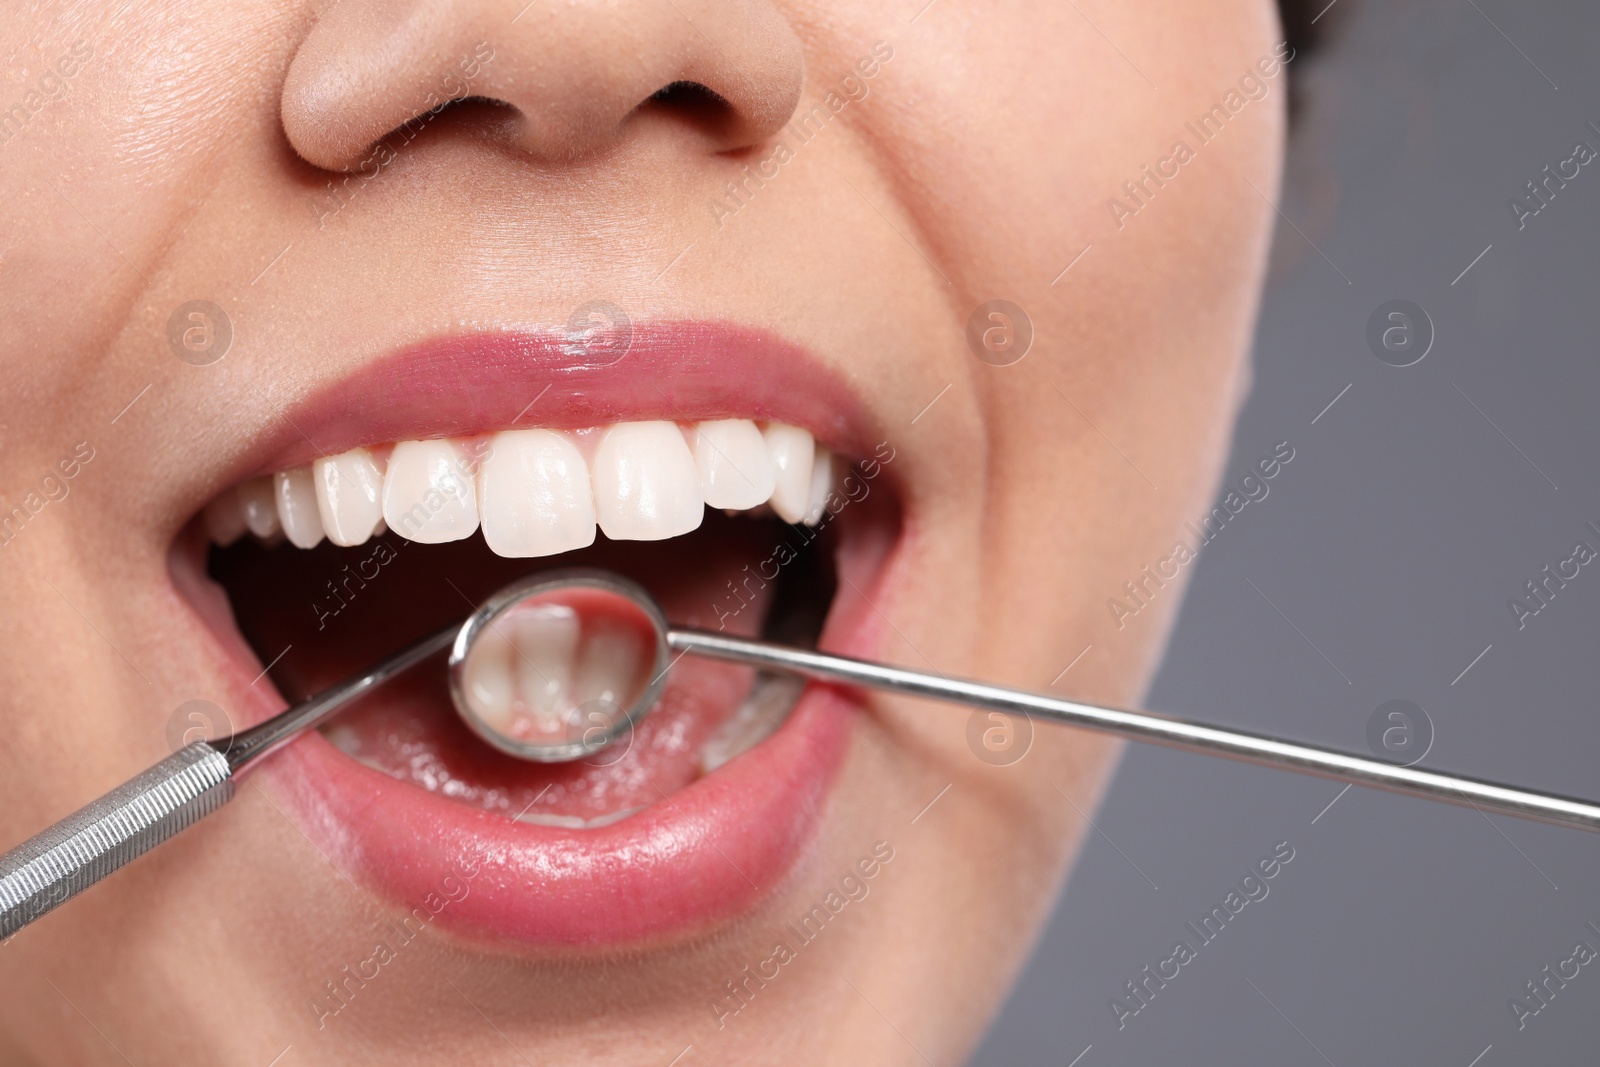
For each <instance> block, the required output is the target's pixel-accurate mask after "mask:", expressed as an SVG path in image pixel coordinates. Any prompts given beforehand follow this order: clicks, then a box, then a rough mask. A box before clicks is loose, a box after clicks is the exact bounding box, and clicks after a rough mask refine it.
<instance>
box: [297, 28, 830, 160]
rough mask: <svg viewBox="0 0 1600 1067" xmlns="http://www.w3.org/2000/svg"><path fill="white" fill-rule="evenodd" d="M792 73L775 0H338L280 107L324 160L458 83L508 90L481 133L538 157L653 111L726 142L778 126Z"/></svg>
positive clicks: (348, 152) (447, 95)
mask: <svg viewBox="0 0 1600 1067" xmlns="http://www.w3.org/2000/svg"><path fill="white" fill-rule="evenodd" d="M801 78H802V64H801V48H800V41H799V38H798V37H797V36H796V34H795V32H794V30H793V28H792V27H791V26H790V25H789V22H788V21H787V20H786V19H785V18H784V17H783V15H782V14H781V13H780V12H779V11H778V9H777V8H775V7H774V6H773V5H772V4H771V3H770V2H769V0H336V2H335V3H333V4H332V5H331V6H330V7H329V8H328V9H327V10H326V12H325V13H324V14H323V15H322V16H321V17H320V18H319V20H318V21H317V22H316V24H315V25H314V26H313V27H312V28H311V30H310V32H309V33H308V34H307V35H306V36H305V38H304V39H303V40H302V41H301V43H300V46H299V48H298V49H297V51H296V53H295V56H294V58H293V60H292V61H291V63H290V66H289V72H288V77H287V79H286V82H285V85H284V89H283V99H282V105H281V110H282V120H283V128H284V131H285V132H286V133H287V135H288V138H289V141H290V143H291V145H293V147H294V149H295V151H296V152H298V153H299V154H300V156H301V157H303V158H304V159H305V160H307V161H308V162H310V163H312V164H315V165H316V166H319V167H324V168H327V169H330V170H343V169H349V168H351V167H354V166H355V165H356V164H357V163H358V162H359V161H360V160H361V159H363V158H364V157H365V156H366V155H367V153H368V152H369V150H370V149H371V148H372V147H373V145H374V144H375V143H376V142H377V141H378V140H379V139H380V138H382V137H383V136H384V135H385V134H387V133H389V132H391V131H393V130H396V129H397V128H399V127H401V126H402V125H404V124H405V123H407V122H411V121H412V120H414V119H417V118H419V117H420V116H423V115H425V114H428V113H429V112H436V111H437V110H439V109H442V108H443V107H445V106H447V105H449V104H450V103H452V102H454V101H457V100H461V99H464V98H467V97H471V98H473V99H475V100H481V99H487V100H491V101H495V102H497V103H499V104H501V105H503V106H502V107H501V108H499V109H498V111H490V112H488V115H489V116H490V118H489V119H487V120H485V123H484V131H483V132H484V134H485V135H486V136H490V137H494V138H497V139H501V140H503V141H505V142H508V143H509V144H511V145H513V146H514V147H515V148H517V149H519V150H521V151H523V152H525V153H527V154H529V155H530V156H534V157H542V158H547V159H568V160H570V159H573V158H578V157H582V156H585V155H588V154H592V153H595V152H598V151H603V150H604V149H605V148H607V147H609V146H610V145H612V144H614V143H616V142H618V141H620V140H621V139H623V138H625V137H626V136H627V134H628V132H629V128H630V125H631V124H632V123H634V122H636V121H637V120H638V119H639V117H640V116H641V115H643V114H644V113H646V112H662V111H665V112H669V113H671V114H672V115H674V116H675V118H676V119H677V120H678V121H680V122H681V123H682V125H683V126H684V128H685V129H686V130H687V131H688V132H689V133H690V135H691V136H693V137H695V138H697V139H698V140H699V142H700V143H702V144H703V145H704V146H705V148H706V150H707V151H711V152H725V151H731V150H735V149H739V148H743V147H747V146H749V145H753V144H758V143H760V142H761V141H763V140H765V139H766V138H767V137H769V136H770V135H772V134H773V133H776V132H777V131H778V130H779V129H781V128H782V127H783V125H784V123H786V122H788V121H789V118H790V116H791V115H792V114H793V112H794V108H795V104H796V102H797V101H798V99H799V96H800V85H801ZM478 113H480V114H481V113H482V112H478Z"/></svg>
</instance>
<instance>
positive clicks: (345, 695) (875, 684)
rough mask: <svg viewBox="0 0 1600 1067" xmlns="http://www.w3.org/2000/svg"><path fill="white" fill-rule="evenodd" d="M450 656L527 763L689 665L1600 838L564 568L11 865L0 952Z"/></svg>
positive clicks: (1254, 742)
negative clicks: (719, 624)
mask: <svg viewBox="0 0 1600 1067" xmlns="http://www.w3.org/2000/svg"><path fill="white" fill-rule="evenodd" d="M446 648H448V649H450V659H449V672H450V691H451V697H452V700H453V702H454V704H455V706H456V709H457V711H458V712H459V713H460V715H461V716H462V718H463V719H464V720H465V721H466V723H467V725H468V726H469V727H471V729H472V730H473V731H474V732H475V733H476V734H477V735H478V736H479V737H481V738H482V739H483V740H484V741H486V742H487V743H489V744H491V745H493V746H494V747H495V748H497V749H499V750H501V751H503V752H507V753H510V754H511V755H513V756H518V757H521V758H523V759H529V760H536V761H540V762H562V761H568V760H574V759H581V758H584V757H586V756H589V755H592V754H594V753H596V752H598V751H600V750H601V749H604V748H606V747H607V746H609V745H612V744H613V743H615V742H616V741H617V740H618V739H619V738H622V737H624V736H626V735H628V734H629V733H631V731H632V729H633V728H634V726H636V725H637V724H638V723H639V721H640V720H641V719H643V718H644V716H645V715H647V714H648V713H649V712H650V710H651V708H652V707H653V706H654V705H655V703H656V702H657V700H658V699H659V698H660V696H661V693H662V690H663V688H664V686H665V683H666V677H667V674H668V672H669V670H670V668H671V666H672V664H673V663H676V662H677V659H676V658H671V659H669V657H673V656H675V657H682V656H684V655H689V654H693V655H698V656H709V657H711V658H713V659H719V660H725V661H729V662H733V663H740V664H744V665H746V666H751V667H756V668H758V669H760V670H764V671H774V672H779V673H787V674H794V675H800V676H802V677H806V678H811V679H814V680H820V681H827V682H835V683H844V684H846V685H852V686H859V687H864V688H868V689H877V690H883V691H888V692H894V693H899V694H902V695H906V696H913V697H922V698H925V699H931V700H938V701H943V702H947V703H953V704H959V705H964V706H967V707H973V708H980V709H985V710H988V711H997V712H1001V713H1004V714H1008V715H1024V716H1029V717H1034V718H1040V719H1044V720H1047V721H1050V722H1056V723H1061V724H1064V725H1068V726H1078V727H1084V728H1087V729H1091V730H1098V731H1100V732H1102V733H1111V734H1116V735H1118V736H1120V737H1127V738H1132V739H1133V740H1136V741H1153V742H1155V743H1157V744H1162V745H1167V746H1170V747H1173V748H1182V749H1187V750H1189V751H1193V752H1203V753H1206V754H1209V755H1214V756H1227V757H1229V758H1232V759H1239V760H1244V761H1247V762H1251V763H1257V764H1263V765H1266V766H1271V767H1278V768H1282V769H1285V770H1291V771H1296V772H1298V773H1301V774H1312V775H1317V776H1320V777H1324V778H1332V779H1337V780H1340V781H1346V782H1350V783H1355V784H1361V785H1366V786H1372V787H1376V788H1379V789H1385V790H1388V791H1390V792H1396V793H1404V794H1407V795H1411V796H1421V797H1427V798H1429V799H1432V800H1441V801H1445V802H1447V803H1452V804H1458V805H1463V806H1468V807H1473V808H1476V809H1478V810H1479V811H1481V812H1495V813H1498V814H1502V815H1511V816H1515V817H1517V818H1523V819H1535V820H1539V821H1542V822H1549V823H1555V824H1558V825H1563V826H1571V827H1576V828H1578V829H1583V830H1590V831H1600V805H1596V804H1593V803H1591V802H1589V801H1586V800H1577V799H1572V798H1568V797H1562V796H1556V795H1553V794H1549V793H1540V792H1534V791H1531V790H1525V789H1519V788H1515V787H1512V786H1504V785H1497V784H1495V783H1493V782H1486V781H1482V780H1479V779H1475V778H1468V777H1464V776H1461V775H1453V774H1442V773H1438V772H1434V771H1424V770H1419V769H1417V768H1416V767H1414V766H1404V765H1400V764H1397V763H1389V762H1384V761H1382V760H1378V759H1372V758H1369V757H1366V756H1353V755H1350V754H1348V753H1344V752H1339V751H1336V750H1333V749H1326V748H1319V747H1316V746H1314V745H1303V744H1298V743H1295V742H1291V741H1281V740H1278V739H1277V738H1273V737H1268V736H1265V735H1262V734H1254V733H1248V732H1246V731H1242V730H1231V729H1223V728H1220V727H1215V726H1208V725H1205V724H1202V723H1195V722H1188V721H1186V720H1183V719H1177V718H1171V717H1168V716H1164V715H1156V714H1153V713H1150V712H1141V711H1123V710H1119V709H1115V708H1105V707H1098V706H1096V705H1093V704H1083V703H1079V702H1077V701H1071V700H1061V699H1058V698H1056V697H1052V696H1047V695H1044V694H1041V693H1030V692H1026V691H1024V690H1018V689H1007V688H1004V687H1001V686H996V685H989V684H987V683H984V682H975V681H967V680H964V679H959V678H947V677H945V676H943V675H939V674H925V673H922V672H920V671H912V670H906V669H904V668H901V667H891V666H888V665H885V664H880V663H872V662H869V661H866V660H859V659H851V658H848V657H844V656H834V655H829V654H826V653H822V652H816V651H812V650H810V649H803V648H793V647H789V646H786V645H781V644H776V643H773V642H768V641H760V640H753V639H749V638H741V637H733V636H729V635H727V634H722V633H709V632H704V631H698V630H689V629H684V628H679V627H673V626H671V625H670V624H669V623H668V622H667V619H666V616H665V614H664V613H663V612H662V611H661V608H660V607H659V606H658V605H657V604H656V603H655V601H654V600H653V599H652V598H651V597H650V595H649V593H647V592H646V591H645V590H644V589H643V588H641V587H640V586H638V585H637V584H635V583H633V582H631V581H628V580H627V579H625V578H622V577H620V576H618V575H614V574H610V573H607V572H604V571H557V572H552V573H548V574H545V575H540V576H535V577H533V578H529V579H524V580H523V581H520V582H517V583H514V584H513V585H510V586H507V587H506V588H504V589H502V590H501V591H500V592H498V593H496V594H495V595H494V596H492V597H490V598H489V600H487V601H486V602H485V603H484V604H483V605H482V606H480V607H479V608H478V609H477V610H476V611H474V612H473V613H472V615H471V616H469V617H468V618H467V619H466V620H465V621H464V622H462V623H459V624H452V625H450V626H447V627H445V628H444V629H441V630H439V631H437V632H436V633H434V634H431V635H430V636H428V637H425V638H423V639H422V640H420V641H418V642H416V643H415V644H413V645H411V646H409V647H407V648H404V649H402V650H401V651H399V652H396V653H395V654H394V655H392V656H390V657H389V658H388V659H386V660H384V661H383V662H382V663H379V664H377V665H376V666H374V667H372V668H371V669H370V670H368V671H366V672H365V673H362V674H359V675H357V676H355V677H352V678H350V679H347V680H346V681H344V682H341V683H339V684H338V685H335V686H333V687H332V688H330V689H327V690H324V691H323V692H321V693H318V694H317V695H315V696H313V697H311V698H310V699H308V700H305V701H303V702H301V703H299V704H296V705H295V706H294V707H291V708H289V709H288V710H287V711H283V712H281V713H279V714H278V715H276V716H274V717H273V718H271V719H268V720H267V721H266V722H263V723H261V724H260V725H258V726H253V727H251V728H249V729H247V730H243V731H240V732H239V733H236V734H234V735H233V736H231V737H227V738H219V739H217V740H214V741H196V742H194V743H193V744H191V745H189V746H187V747H185V748H182V749H179V750H178V751H177V752H175V753H174V754H173V755H171V756H169V757H168V758H167V759H165V760H162V761H161V762H160V763H157V764H156V765H155V766H153V767H151V768H150V769H149V770H147V771H145V772H144V773H143V774H141V775H139V776H138V777H136V778H134V779H132V780H131V781H129V782H127V783H125V784H124V785H122V786H120V787H118V788H117V789H114V790H112V791H111V792H110V793H107V794H106V795H105V796H103V797H101V798H100V799H99V800H96V801H94V802H93V803H91V804H89V805H88V806H86V807H84V808H82V809H80V810H79V811H77V812H76V813H75V814H73V815H69V816H68V817H67V818H65V819H63V820H62V821H60V822H58V823H56V824H55V825H54V826H52V827H50V828H49V829H46V830H44V831H42V832H41V833H39V834H36V835H35V836H34V837H32V838H30V839H28V840H27V841H25V842H23V843H22V844H20V845H18V846H17V847H15V848H13V849H12V850H11V851H9V852H7V853H5V854H4V855H3V856H0V939H3V938H6V937H9V936H10V935H11V934H13V933H15V932H16V931H17V930H19V929H21V928H22V927H24V926H26V925H27V924H28V923H30V922H32V921H33V920H34V919H36V918H38V917H39V916H40V915H43V914H44V913H45V912H47V911H49V910H51V909H52V908H54V907H56V906H57V905H59V904H61V903H62V902H63V901H65V900H68V899H70V898H71V897H73V896H75V895H76V894H78V893H80V892H82V891H83V890H84V889H86V888H88V887H89V886H91V885H93V884H94V883H95V882H98V881H99V880H100V879H102V878H104V877H106V876H107V875H108V874H110V873H111V872H112V871H115V870H116V869H118V868H119V867H121V866H122V865H123V864H125V863H127V862H128V861H130V860H132V859H134V858H135V857H137V856H139V855H142V854H143V853H145V852H148V851H149V850H150V849H152V848H154V847H155V846H157V845H159V844H161V843H162V842H163V841H166V840H167V839H168V838H170V837H172V836H173V835H174V834H176V833H178V832H179V831H180V830H183V829H185V828H186V827H188V826H190V825H192V824H193V823H195V822H196V821H198V820H199V819H201V818H203V817H205V816H206V815H209V814H211V813H212V812H213V811H215V810H217V809H218V808H220V807H221V806H222V805H223V804H224V803H226V802H227V801H228V800H230V799H232V798H233V795H234V789H235V783H236V780H237V779H238V778H239V777H240V776H241V775H243V774H245V773H246V772H248V771H249V770H250V769H251V768H252V767H254V766H255V765H256V764H257V763H258V762H259V761H260V760H262V759H263V758H265V757H266V756H268V755H270V754H271V753H272V752H274V751H276V750H277V749H278V748H279V747H281V746H283V745H285V744H287V743H288V742H289V741H290V740H292V739H293V738H294V737H296V736H297V735H298V734H299V733H300V732H301V731H303V730H306V729H308V728H310V727H313V726H316V725H319V724H320V723H322V722H325V721H326V720H328V719H329V718H330V717H332V716H333V715H334V714H336V713H337V712H338V711H339V710H340V709H341V708H343V707H344V706H345V705H347V704H349V703H350V702H351V701H352V700H354V699H355V698H356V697H358V696H361V695H362V694H364V693H366V692H369V691H370V690H371V689H373V688H374V687H376V686H378V685H381V684H382V683H383V682H385V681H387V680H388V679H390V678H392V677H394V676H395V675H396V674H399V673H400V672H402V671H405V670H408V669H409V668H411V667H413V666H415V665H417V664H419V663H422V662H423V661H425V660H427V659H428V658H430V657H432V656H434V655H436V654H438V653H439V652H441V651H443V650H445V649H446Z"/></svg>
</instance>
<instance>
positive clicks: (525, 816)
mask: <svg viewBox="0 0 1600 1067" xmlns="http://www.w3.org/2000/svg"><path fill="white" fill-rule="evenodd" d="M643 810H644V809H643V808H623V809H621V810H620V811H608V812H606V813H605V814H604V815H596V816H595V817H594V818H592V819H582V818H579V817H578V816H576V815H550V814H545V813H543V812H524V813H522V814H521V815H514V816H512V819H513V821H515V822H525V823H532V824H533V825H535V826H556V827H560V828H561V829H563V830H598V829H599V828H600V827H602V826H610V825H611V824H612V823H614V822H621V821H622V820H623V819H626V818H627V817H628V816H630V815H635V814H638V813H639V812H641V811H643Z"/></svg>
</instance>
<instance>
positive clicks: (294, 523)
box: [272, 467, 322, 548]
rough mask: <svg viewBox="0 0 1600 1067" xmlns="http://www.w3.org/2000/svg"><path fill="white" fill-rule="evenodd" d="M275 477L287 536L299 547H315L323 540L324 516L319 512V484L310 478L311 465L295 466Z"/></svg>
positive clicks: (277, 495) (275, 491) (284, 530)
mask: <svg viewBox="0 0 1600 1067" xmlns="http://www.w3.org/2000/svg"><path fill="white" fill-rule="evenodd" d="M272 477H273V490H274V492H273V496H274V497H276V498H277V501H278V521H279V522H280V523H282V524H283V533H284V536H285V537H287V538H288V539H289V543H290V544H292V545H294V546H295V547H296V548H315V547H316V546H317V543H318V542H319V541H321V540H322V518H321V516H319V515H318V514H317V487H316V485H315V484H314V483H313V482H312V480H311V468H310V467H296V468H295V469H294V470H292V471H279V472H278V473H277V474H275V475H273V476H272Z"/></svg>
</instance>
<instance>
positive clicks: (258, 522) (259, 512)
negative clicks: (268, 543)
mask: <svg viewBox="0 0 1600 1067" xmlns="http://www.w3.org/2000/svg"><path fill="white" fill-rule="evenodd" d="M239 506H240V507H241V508H243V509H244V524H245V525H246V526H248V527H249V528H250V532H251V533H253V534H255V535H256V536H257V537H259V538H261V539H262V540H263V541H265V540H266V539H267V538H269V537H271V536H272V535H273V534H276V533H277V532H278V531H279V530H281V529H282V528H283V527H282V526H281V525H279V523H278V503H277V501H276V500H274V499H273V491H272V475H270V474H268V475H264V476H263V477H260V478H251V479H250V480H249V481H248V482H245V483H244V484H243V485H241V486H239Z"/></svg>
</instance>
